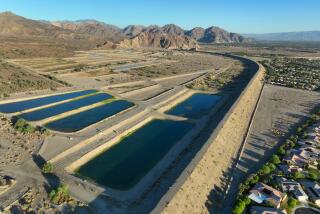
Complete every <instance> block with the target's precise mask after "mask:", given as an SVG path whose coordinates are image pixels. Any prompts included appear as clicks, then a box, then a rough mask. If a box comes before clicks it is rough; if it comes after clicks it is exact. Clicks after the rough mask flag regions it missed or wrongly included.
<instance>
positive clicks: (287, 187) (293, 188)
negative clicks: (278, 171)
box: [281, 179, 309, 202]
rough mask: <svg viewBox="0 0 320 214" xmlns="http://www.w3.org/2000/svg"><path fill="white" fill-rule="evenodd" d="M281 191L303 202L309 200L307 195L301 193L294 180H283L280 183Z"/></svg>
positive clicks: (300, 188) (298, 185)
mask: <svg viewBox="0 0 320 214" xmlns="http://www.w3.org/2000/svg"><path fill="white" fill-rule="evenodd" d="M281 188H282V191H284V192H287V193H289V192H290V193H291V194H293V195H294V197H295V198H296V199H298V200H299V201H301V202H305V201H307V200H308V199H309V197H308V195H307V194H306V193H305V192H304V191H303V189H302V187H301V185H300V184H299V183H298V182H296V181H294V180H285V179H284V180H283V181H282V182H281Z"/></svg>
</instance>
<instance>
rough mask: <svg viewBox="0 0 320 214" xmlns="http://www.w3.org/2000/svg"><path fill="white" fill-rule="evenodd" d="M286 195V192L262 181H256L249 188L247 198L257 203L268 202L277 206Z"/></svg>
mask: <svg viewBox="0 0 320 214" xmlns="http://www.w3.org/2000/svg"><path fill="white" fill-rule="evenodd" d="M286 197H287V195H286V194H284V193H282V192H280V191H279V190H276V189H274V188H272V187H270V186H268V185H266V184H264V183H257V184H256V185H255V186H254V187H253V188H252V189H251V190H250V195H249V198H250V199H251V200H253V201H255V202H257V203H258V204H261V203H269V204H271V205H273V206H274V207H275V208H279V207H280V204H281V202H282V201H283V200H284V199H285V198H286Z"/></svg>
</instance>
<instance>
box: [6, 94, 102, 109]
mask: <svg viewBox="0 0 320 214" xmlns="http://www.w3.org/2000/svg"><path fill="white" fill-rule="evenodd" d="M95 92H97V90H85V91H77V92H71V93H65V94H57V95H52V96H47V97H41V98H36V99H30V100H24V101H17V102H12V103H5V104H1V105H0V112H2V113H15V112H19V111H24V110H27V109H32V108H37V107H40V106H44V105H48V104H52V103H56V102H60V101H63V100H68V99H72V98H76V97H79V96H83V95H87V94H91V93H95Z"/></svg>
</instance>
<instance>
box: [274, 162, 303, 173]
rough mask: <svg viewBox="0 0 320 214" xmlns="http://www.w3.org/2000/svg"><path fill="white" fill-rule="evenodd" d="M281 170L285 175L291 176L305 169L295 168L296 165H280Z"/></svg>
mask: <svg viewBox="0 0 320 214" xmlns="http://www.w3.org/2000/svg"><path fill="white" fill-rule="evenodd" d="M279 168H280V170H281V171H283V172H284V174H285V175H290V174H292V173H294V172H303V169H302V168H301V167H299V166H295V165H285V164H282V165H279Z"/></svg>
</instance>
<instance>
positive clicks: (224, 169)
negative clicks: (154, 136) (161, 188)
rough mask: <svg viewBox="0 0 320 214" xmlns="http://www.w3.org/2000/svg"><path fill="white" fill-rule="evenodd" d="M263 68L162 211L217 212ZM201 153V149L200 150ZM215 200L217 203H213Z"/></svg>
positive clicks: (249, 114) (241, 140)
mask: <svg viewBox="0 0 320 214" xmlns="http://www.w3.org/2000/svg"><path fill="white" fill-rule="evenodd" d="M263 75H264V72H263V70H262V69H260V70H259V71H258V72H257V73H256V75H255V76H254V77H253V79H252V80H251V81H250V83H249V84H248V86H247V87H246V89H245V90H244V91H243V92H242V94H241V95H240V97H239V98H238V100H237V101H236V103H235V104H234V106H233V107H232V108H231V109H230V111H229V112H228V114H227V115H226V118H225V120H224V121H222V123H223V125H222V126H221V128H220V130H219V131H218V132H217V130H216V131H215V132H214V133H213V134H212V136H211V137H210V138H209V140H208V142H207V143H208V144H210V145H209V147H208V149H207V151H206V152H205V153H204V155H203V156H202V158H201V160H200V161H199V163H198V164H197V165H196V167H195V169H194V170H193V171H192V172H191V173H190V176H189V177H188V178H187V180H186V181H185V182H184V184H183V185H182V186H181V188H180V189H179V191H178V192H177V193H176V194H175V195H174V196H173V198H172V199H171V200H170V202H169V203H168V204H167V206H166V207H165V208H164V210H163V211H162V213H209V212H211V213H214V212H215V210H214V209H216V205H218V204H221V202H222V201H219V200H222V197H221V195H220V197H217V195H218V194H216V193H217V192H219V191H220V193H219V194H223V191H224V189H225V187H226V185H227V183H226V181H227V179H228V177H229V176H230V173H231V172H230V168H231V167H232V164H233V161H234V159H235V158H236V156H237V154H238V151H239V149H240V147H241V144H242V142H243V138H244V136H245V133H246V130H247V127H248V125H249V122H250V118H251V116H252V113H253V111H254V108H255V106H256V103H257V100H258V97H259V95H260V92H261V89H262V86H263V83H262V81H261V80H262V78H263ZM200 152H201V151H200ZM212 203H214V205H213V204H212Z"/></svg>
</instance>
